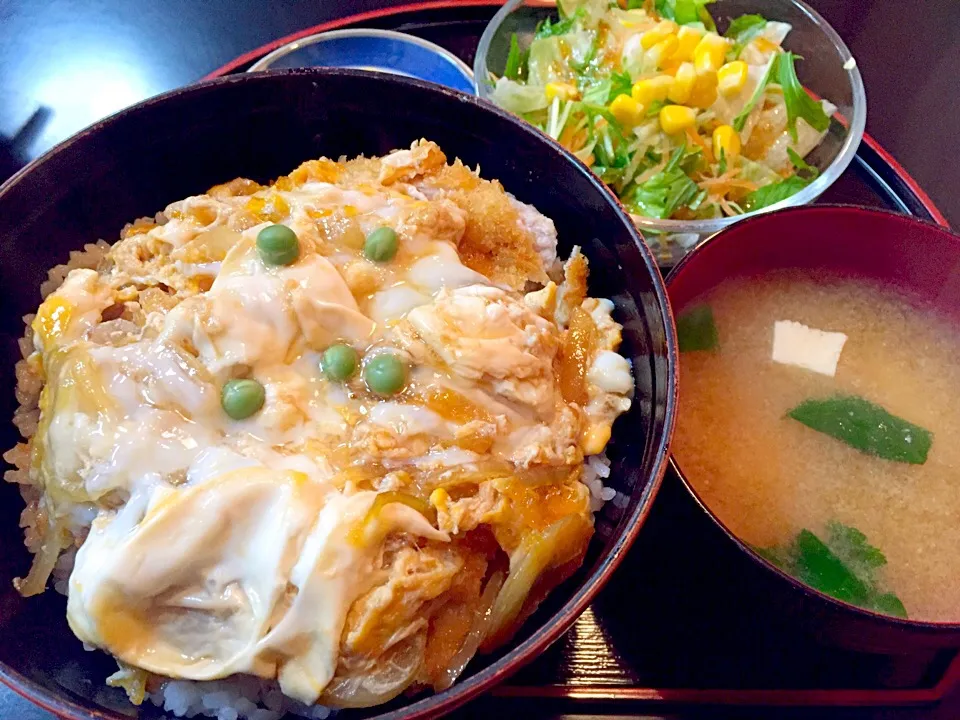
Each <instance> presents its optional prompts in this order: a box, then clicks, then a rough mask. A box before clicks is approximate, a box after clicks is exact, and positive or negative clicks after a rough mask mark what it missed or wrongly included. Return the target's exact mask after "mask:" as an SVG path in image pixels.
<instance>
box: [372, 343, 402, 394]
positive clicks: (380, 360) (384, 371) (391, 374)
mask: <svg viewBox="0 0 960 720" xmlns="http://www.w3.org/2000/svg"><path fill="white" fill-rule="evenodd" d="M363 379H364V381H365V382H366V383H367V387H368V388H370V390H371V391H372V392H375V393H377V395H393V394H394V393H395V392H398V391H400V390H402V389H403V386H404V385H406V383H407V366H406V364H405V363H404V362H403V360H401V359H400V358H399V357H397V356H396V355H394V354H393V353H390V352H383V353H380V354H379V355H374V356H373V357H372V358H370V359H369V360H367V362H366V363H364V366H363Z"/></svg>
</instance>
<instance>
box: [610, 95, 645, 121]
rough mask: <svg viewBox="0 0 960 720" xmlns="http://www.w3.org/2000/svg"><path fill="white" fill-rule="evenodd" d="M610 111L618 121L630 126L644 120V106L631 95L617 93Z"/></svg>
mask: <svg viewBox="0 0 960 720" xmlns="http://www.w3.org/2000/svg"><path fill="white" fill-rule="evenodd" d="M610 112H611V113H612V114H613V116H614V117H615V118H616V119H617V122H619V123H620V124H621V125H623V126H624V127H628V128H632V127H633V126H634V125H639V124H640V122H641V121H642V120H643V107H642V106H641V105H640V103H638V102H637V101H636V100H634V99H633V98H632V97H630V96H629V95H617V97H615V98H614V99H613V102H612V103H610Z"/></svg>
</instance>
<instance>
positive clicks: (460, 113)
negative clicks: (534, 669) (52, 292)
mask: <svg viewBox="0 0 960 720" xmlns="http://www.w3.org/2000/svg"><path fill="white" fill-rule="evenodd" d="M420 137H427V138H429V139H431V140H434V141H436V142H437V143H439V145H440V146H441V147H442V148H443V149H444V151H445V152H446V153H447V155H448V157H449V158H450V159H451V160H452V159H453V158H455V157H459V158H460V159H462V160H463V161H464V162H465V163H468V164H470V165H476V164H479V165H480V168H481V171H482V173H483V175H484V176H485V177H487V178H497V179H499V180H501V181H502V183H503V185H504V186H505V187H506V188H507V190H508V191H510V192H512V193H514V194H515V195H516V196H517V197H518V198H519V199H520V200H522V201H524V202H528V203H533V204H534V205H536V206H537V207H538V208H539V209H540V210H541V211H542V212H544V213H545V214H546V215H548V216H549V217H551V218H553V220H554V221H555V222H556V225H557V228H558V230H559V235H560V251H561V254H562V255H563V256H566V255H567V254H568V253H569V252H570V250H571V248H572V246H573V245H574V244H579V245H582V246H583V247H584V252H585V254H586V255H587V257H588V258H589V259H590V261H591V266H592V269H593V273H592V277H591V283H590V291H591V294H592V295H595V296H598V297H609V298H611V299H612V300H613V301H614V302H615V303H616V306H617V310H616V313H615V316H616V317H617V319H618V320H619V321H620V322H621V323H622V324H623V325H624V333H623V335H624V345H623V348H622V351H623V353H624V354H625V355H626V356H627V357H629V358H631V360H632V362H633V367H634V373H635V376H636V398H635V402H634V407H633V409H632V410H631V411H630V412H629V413H628V414H627V415H626V416H625V417H622V418H621V419H620V420H618V422H617V424H616V425H615V427H614V436H613V441H612V442H611V445H610V448H609V453H610V456H611V458H612V460H613V472H612V477H611V479H610V484H611V485H612V486H613V487H615V488H616V489H617V490H618V492H619V493H620V494H619V495H618V497H617V498H616V499H615V500H613V501H611V502H610V503H608V504H607V505H606V507H605V508H604V510H603V512H602V513H600V514H599V515H598V516H597V529H598V533H597V536H596V538H595V539H594V541H593V543H591V546H590V551H589V553H588V556H587V559H586V562H585V564H584V566H583V568H582V569H581V570H580V571H579V572H578V573H577V574H576V575H575V576H574V577H573V578H571V579H570V580H569V581H568V582H567V583H565V584H563V585H562V586H561V587H559V588H558V589H557V590H556V591H555V592H554V594H553V595H552V596H551V597H550V598H549V599H548V600H547V601H546V602H545V603H544V604H543V606H542V607H541V609H540V610H539V611H538V612H537V613H536V614H535V615H534V616H533V617H532V618H531V619H530V620H529V621H528V622H527V623H526V625H525V626H524V627H523V629H522V630H521V631H520V633H519V635H518V636H517V638H516V639H515V640H514V641H513V642H512V643H511V644H510V645H509V647H508V648H506V649H504V650H501V651H500V652H498V653H496V654H494V655H492V656H488V657H482V658H479V659H477V660H476V661H475V662H473V663H472V664H471V665H470V666H469V668H468V669H467V672H466V673H465V674H464V676H463V677H462V678H461V680H460V682H458V683H457V684H456V685H454V687H453V688H452V689H450V690H448V691H446V692H444V693H441V694H438V695H421V696H418V697H417V698H413V699H411V698H405V699H402V700H399V701H395V702H394V703H392V704H391V705H389V706H388V707H385V708H379V709H373V710H370V711H367V712H365V713H359V712H353V711H351V712H346V713H344V714H342V715H341V717H358V716H364V717H370V716H374V715H377V716H378V717H405V718H422V717H427V716H435V715H437V714H440V713H442V712H445V711H449V710H450V709H451V708H453V707H455V706H456V705H458V704H460V703H463V702H465V701H466V700H467V699H469V698H470V697H473V696H474V695H476V694H477V693H479V692H481V691H483V690H484V689H486V688H488V687H490V686H491V685H492V684H494V683H496V682H498V681H500V680H502V679H503V678H505V677H506V676H507V675H509V674H510V673H511V672H513V671H515V670H516V669H518V668H519V667H520V666H521V665H523V664H524V663H526V662H528V661H529V660H531V659H532V658H534V657H536V656H537V655H538V654H539V653H540V652H541V651H542V650H543V649H544V648H545V647H546V645H547V644H549V643H551V642H553V641H554V640H556V639H557V638H558V637H559V636H560V635H561V634H562V633H563V632H564V631H565V630H566V629H567V628H569V627H570V625H571V623H572V622H573V621H574V620H575V619H576V617H577V616H578V615H579V614H580V613H581V612H582V611H583V609H584V608H585V607H586V606H587V604H588V603H589V601H590V600H591V598H592V597H593V596H594V595H595V593H596V592H597V591H598V590H599V589H600V587H601V586H602V584H603V583H604V581H605V580H606V579H607V577H608V576H609V574H610V573H611V572H612V571H613V570H614V568H615V567H616V565H617V564H618V563H619V561H620V559H621V558H622V557H623V555H624V553H625V552H626V550H627V547H628V546H629V545H630V543H631V541H632V540H633V538H634V536H635V535H636V533H637V531H638V530H639V528H640V525H641V523H642V522H643V519H644V518H645V517H646V514H647V511H648V510H649V507H650V503H651V502H652V500H653V497H654V495H655V493H656V491H657V488H658V486H659V483H660V480H661V478H662V475H663V471H664V469H665V466H666V458H667V449H666V447H667V445H666V443H667V439H668V436H669V434H670V430H671V428H672V423H673V408H674V402H675V395H676V342H675V339H674V330H673V323H672V320H671V318H670V314H669V309H668V304H667V300H666V296H665V291H664V288H663V284H662V281H661V278H660V276H659V274H658V271H657V268H656V264H655V262H654V260H653V258H652V257H651V256H650V253H649V252H648V250H647V249H646V247H645V246H644V245H643V243H642V242H641V241H640V239H639V237H638V235H637V233H636V231H635V230H634V228H633V226H632V224H631V223H630V220H629V218H627V216H626V215H624V214H623V212H622V211H621V210H620V207H619V205H618V204H617V203H616V201H615V199H614V198H613V196H612V195H611V194H610V193H609V192H608V191H607V190H606V189H605V188H604V187H603V186H602V185H601V184H600V183H599V181H598V180H597V179H596V178H595V177H594V176H593V175H592V174H591V173H590V172H589V170H587V168H586V167H585V166H583V165H581V164H579V163H578V162H576V161H575V160H574V159H572V158H571V156H569V155H567V154H566V153H564V152H562V151H561V150H560V149H559V148H558V147H557V146H556V145H554V144H553V143H552V142H550V141H549V140H548V139H546V138H545V136H543V135H541V134H540V133H539V132H537V131H536V130H533V129H532V128H531V127H529V126H528V125H526V124H525V123H523V122H522V121H519V120H516V119H514V118H512V117H510V116H509V115H507V114H505V113H502V112H500V111H498V110H496V109H494V108H492V106H489V105H487V104H485V103H483V102H482V101H479V100H477V99H475V98H471V97H468V96H466V95H463V94H459V93H455V92H452V91H449V90H445V89H443V88H440V87H438V86H431V85H428V84H426V83H421V82H417V81H410V80H402V79H398V78H396V77H391V76H384V75H375V74H370V73H363V72H358V71H343V70H299V71H287V72H277V73H263V74H251V75H245V76H238V77H228V78H223V79H220V80H215V81H213V82H210V83H206V84H203V85H199V86H194V87H190V88H186V89H183V90H178V91H175V92H172V93H169V94H167V95H163V96H161V97H158V98H156V99H153V100H149V101H147V102H145V103H142V104H141V105H138V106H135V107H133V108H131V109H129V110H125V111H123V112H122V113H120V114H118V115H115V116H114V117H112V118H109V119H108V120H106V121H104V122H102V123H99V124H98V125H95V126H93V127H91V128H89V129H88V130H86V131H84V132H82V133H80V134H79V135H77V136H76V137H74V138H72V139H71V140H68V141H67V142H66V143H64V144H63V145H61V146H59V147H58V148H56V149H55V150H53V151H52V152H51V153H49V154H48V155H46V156H44V157H43V158H41V159H40V160H38V161H37V162H35V163H33V164H32V165H30V166H29V167H28V168H26V169H25V170H24V171H23V172H21V173H20V174H18V175H17V176H15V177H14V178H12V179H11V180H10V181H9V182H8V183H7V184H6V185H4V186H3V187H2V189H0V293H2V305H0V307H2V313H0V334H2V339H3V346H2V347H3V356H2V359H0V388H2V392H0V417H6V418H10V417H12V415H13V410H14V397H13V387H14V374H13V366H14V362H15V361H16V359H17V357H18V351H17V343H16V339H17V337H18V336H20V335H21V334H22V322H21V319H20V318H21V316H23V315H24V314H25V313H28V312H33V311H35V309H36V307H37V305H38V303H39V301H40V298H39V293H38V287H39V284H40V282H41V281H42V280H43V279H44V278H45V276H46V270H47V269H48V268H50V267H52V266H54V265H56V264H58V263H62V262H65V261H66V260H67V254H68V252H69V251H70V250H72V249H79V248H81V247H82V246H83V244H84V243H87V242H92V241H95V240H96V239H97V238H104V239H107V240H110V241H113V239H115V238H117V236H118V233H119V231H120V229H121V227H122V226H123V225H124V224H125V223H126V222H128V221H131V220H133V219H135V218H137V217H141V216H145V215H153V214H154V213H155V212H157V211H158V210H162V209H163V208H164V207H165V206H166V205H167V204H168V203H169V202H172V201H174V200H178V199H181V198H183V197H186V196H188V195H191V194H196V193H202V192H204V191H205V190H206V189H207V188H208V187H210V186H212V185H214V184H216V183H219V182H224V181H226V180H230V179H232V178H234V177H237V176H245V177H250V178H253V179H255V180H258V181H261V182H266V181H269V180H270V179H271V178H275V177H277V176H279V175H281V174H284V173H286V172H289V171H290V170H291V169H293V168H294V167H296V166H297V165H298V164H299V163H300V162H301V161H303V160H306V159H309V158H316V157H319V156H321V155H327V156H330V157H333V158H336V157H338V156H340V155H347V156H355V155H359V154H361V153H363V154H366V155H380V154H383V153H385V152H387V151H389V150H392V149H395V148H399V147H407V146H409V145H410V143H411V142H412V141H414V140H416V139H418V138H420ZM0 426H2V435H0V446H2V447H3V448H8V447H12V446H13V444H14V443H15V442H16V441H17V437H16V432H15V430H14V428H13V426H12V425H10V424H9V422H4V423H0ZM0 493H2V504H0V539H2V546H0V678H2V679H3V680H4V681H5V682H7V683H8V684H10V685H11V686H13V687H14V689H16V690H18V691H19V692H21V693H23V694H25V695H26V696H27V697H29V698H30V699H32V700H34V701H35V702H37V703H39V704H42V705H44V706H46V707H48V708H49V709H50V710H52V711H53V712H56V713H57V714H59V715H61V716H64V717H68V718H94V717H96V718H123V717H134V716H136V711H135V710H134V708H133V707H132V706H130V705H129V704H127V703H126V699H125V697H124V695H123V693H122V691H119V690H114V689H109V688H106V687H105V686H104V685H103V680H104V679H105V678H106V677H107V675H108V674H110V673H111V672H112V671H113V669H114V668H113V667H112V665H113V663H112V661H111V660H110V659H109V658H108V657H107V656H106V655H105V654H103V653H88V652H84V651H83V649H82V647H81V645H80V642H79V641H77V640H76V639H75V638H74V637H73V635H72V634H71V632H70V630H69V629H68V627H67V624H66V620H65V603H64V599H63V598H62V597H59V596H57V595H56V594H55V593H54V591H52V590H49V591H47V593H45V594H44V595H42V596H40V597H38V598H32V599H30V600H23V599H22V598H21V597H20V596H19V595H17V594H16V593H15V592H14V590H13V587H12V585H11V581H12V579H13V578H14V577H15V576H18V575H19V576H22V575H23V574H25V573H26V571H27V568H28V565H29V557H28V554H27V552H26V551H25V550H24V548H23V539H22V536H21V531H20V529H19V528H18V526H17V519H18V516H19V513H20V510H21V509H22V502H21V500H20V498H19V496H18V493H17V490H16V488H14V487H12V486H9V485H4V486H3V487H0ZM378 713H386V715H378ZM158 714H159V713H157V711H155V710H154V709H153V708H152V706H151V707H150V708H146V707H145V708H144V709H143V712H142V714H141V715H140V717H152V716H155V715H158Z"/></svg>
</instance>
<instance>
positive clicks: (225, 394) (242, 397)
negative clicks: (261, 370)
mask: <svg viewBox="0 0 960 720" xmlns="http://www.w3.org/2000/svg"><path fill="white" fill-rule="evenodd" d="M265 396H266V393H265V392H264V389H263V385H261V384H260V383H258V382H257V381H256V380H228V381H227V382H225V383H224V384H223V389H222V390H221V391H220V404H221V405H222V406H223V411H224V412H225V413H226V414H227V415H229V416H230V417H232V418H233V419H234V420H243V419H244V418H248V417H250V416H251V415H253V414H254V413H255V412H257V410H259V409H260V408H262V407H263V401H264V398H265Z"/></svg>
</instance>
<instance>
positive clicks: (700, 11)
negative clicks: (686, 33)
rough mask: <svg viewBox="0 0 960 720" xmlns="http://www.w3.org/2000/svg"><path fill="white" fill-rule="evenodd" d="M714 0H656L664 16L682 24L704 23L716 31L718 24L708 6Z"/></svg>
mask: <svg viewBox="0 0 960 720" xmlns="http://www.w3.org/2000/svg"><path fill="white" fill-rule="evenodd" d="M713 1H714V0H656V5H655V7H656V9H657V13H659V14H660V15H661V16H662V17H665V18H667V19H668V20H674V21H676V22H677V23H678V24H680V25H692V24H694V23H698V22H699V23H703V25H704V27H705V29H707V30H710V31H711V32H716V30H717V25H716V23H715V22H714V21H713V18H712V17H711V16H710V13H709V12H708V11H707V8H706V6H707V5H709V4H710V3H712V2H713Z"/></svg>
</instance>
